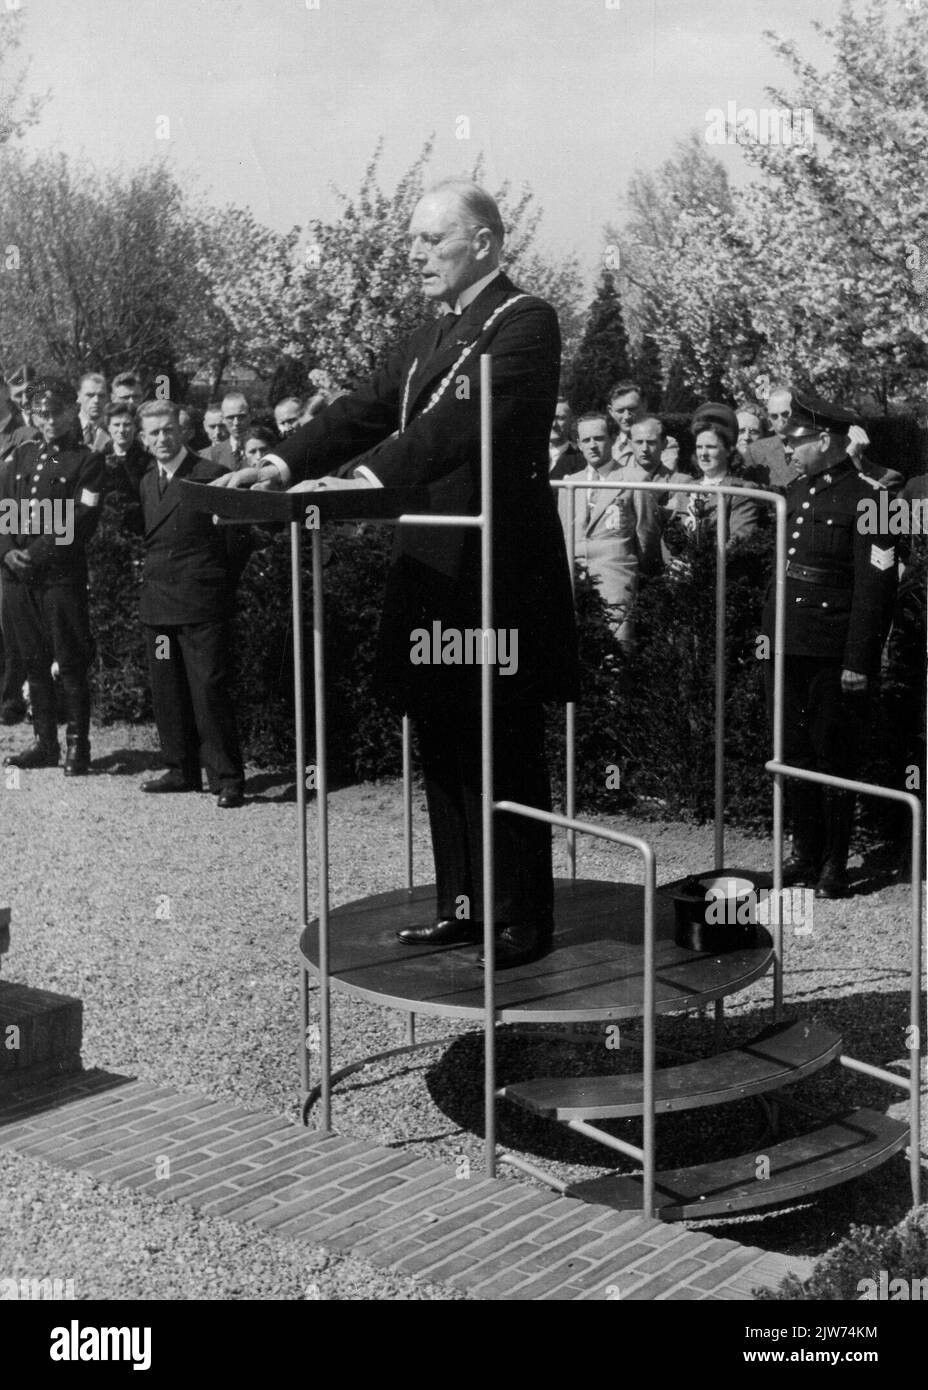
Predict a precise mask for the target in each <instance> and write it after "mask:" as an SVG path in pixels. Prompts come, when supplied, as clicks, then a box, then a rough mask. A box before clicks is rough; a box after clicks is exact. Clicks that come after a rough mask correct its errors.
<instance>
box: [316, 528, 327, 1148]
mask: <svg viewBox="0 0 928 1390" xmlns="http://www.w3.org/2000/svg"><path fill="white" fill-rule="evenodd" d="M312 535H313V667H314V671H313V680H314V682H315V695H316V829H317V836H316V839H317V855H318V874H319V906H318V921H319V1065H320V1067H321V1069H322V1077H321V1091H320V1099H321V1105H322V1111H321V1122H320V1127H321V1128H322V1129H323V1130H330V1129H331V1128H332V1041H331V1031H330V1021H331V1013H330V1007H331V993H330V988H329V778H328V769H327V754H326V728H325V640H324V639H325V604H324V597H323V586H322V532H321V530H319V528H318V527H317V528H316V529H315V530H314V531H313V533H312Z"/></svg>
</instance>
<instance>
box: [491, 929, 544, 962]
mask: <svg viewBox="0 0 928 1390" xmlns="http://www.w3.org/2000/svg"><path fill="white" fill-rule="evenodd" d="M550 949H551V933H550V932H547V931H542V930H541V929H540V928H538V927H534V926H532V927H524V926H522V927H517V926H512V925H510V924H507V925H506V926H504V927H501V928H500V929H499V930H498V931H497V935H496V951H495V964H496V969H497V970H511V969H512V968H513V966H516V965H530V964H531V962H532V961H533V960H541V958H542V956H546V955H547V954H548V952H549V951H550ZM477 964H478V965H479V966H480V969H481V970H483V969H484V968H485V966H486V961H485V960H484V955H483V951H481V952H480V954H479V955H478V956H477Z"/></svg>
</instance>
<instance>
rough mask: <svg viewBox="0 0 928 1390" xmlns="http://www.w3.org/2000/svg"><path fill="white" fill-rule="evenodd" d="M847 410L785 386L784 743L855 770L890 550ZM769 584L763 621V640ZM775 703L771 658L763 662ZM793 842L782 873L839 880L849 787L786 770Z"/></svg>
mask: <svg viewBox="0 0 928 1390" xmlns="http://www.w3.org/2000/svg"><path fill="white" fill-rule="evenodd" d="M853 423H854V417H853V415H851V414H850V412H849V411H846V410H842V409H841V408H840V407H838V406H832V405H828V404H827V403H826V402H824V401H820V400H818V399H816V398H814V397H810V398H808V399H806V398H803V397H801V396H799V395H798V394H794V396H793V403H792V419H791V421H790V423H789V428H788V431H787V435H786V450H787V457H788V458H789V460H790V464H791V467H792V468H793V471H794V473H795V475H796V476H795V479H794V481H793V482H792V483H791V484H790V486H789V488H788V489H787V492H786V503H787V523H788V524H787V542H786V546H787V550H786V561H787V563H786V633H785V643H784V653H785V660H784V667H783V753H784V760H785V761H786V762H787V763H791V764H792V765H793V766H794V767H802V768H809V769H812V770H815V771H817V772H827V773H830V774H831V775H832V776H835V777H848V778H854V777H856V775H857V772H858V768H859V765H860V761H861V758H862V756H863V752H864V750H865V747H866V739H867V734H868V732H869V724H870V719H871V704H872V695H873V687H874V685H875V682H876V679H877V676H878V674H879V670H880V656H881V653H882V650H883V644H884V642H885V641H886V636H887V633H888V632H889V625H890V622H891V619H892V612H893V602H894V599H895V595H896V550H895V542H894V539H893V537H892V536H889V535H885V534H879V533H877V534H871V533H869V532H868V530H867V528H866V526H865V525H864V524H863V517H862V511H864V510H866V509H865V508H864V509H862V508H861V505H860V504H861V502H864V501H867V500H868V499H872V498H873V496H874V491H875V486H874V485H873V484H871V483H870V482H869V481H868V480H867V479H866V478H862V477H861V476H860V475H859V474H858V473H857V471H856V469H855V468H854V465H853V463H852V462H851V460H850V459H849V458H848V456H847V445H848V431H849V429H850V427H851V426H852V424H853ZM773 629H774V602H773V586H772V585H771V588H770V590H769V591H768V595H767V602H766V604H765V607H764V614H763V621H762V624H761V631H762V632H763V633H764V634H765V635H766V636H767V638H768V639H769V641H770V642H771V644H772V642H773V636H774V631H773ZM765 675H766V684H767V702H768V710H769V711H770V712H771V713H772V709H773V661H772V660H769V661H768V662H767V663H766V667H765ZM787 796H788V805H789V808H790V816H791V820H792V830H793V849H792V855H791V857H790V858H789V859H788V860H787V861H786V863H784V865H783V883H784V885H786V886H787V887H788V886H790V885H792V884H806V885H809V886H813V885H814V888H815V896H816V897H817V898H838V897H843V896H844V894H845V893H847V891H848V879H847V856H848V849H849V846H850V839H851V829H852V825H853V818H854V797H853V796H852V795H851V794H850V793H848V792H843V791H838V790H836V789H834V788H831V787H825V788H823V787H821V786H818V785H816V784H815V783H814V782H800V781H799V780H798V779H790V780H788V781H787Z"/></svg>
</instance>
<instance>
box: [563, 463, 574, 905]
mask: <svg viewBox="0 0 928 1390" xmlns="http://www.w3.org/2000/svg"><path fill="white" fill-rule="evenodd" d="M566 492H567V536H568V541H567V563H568V566H569V568H570V592H571V596H573V592H574V585H575V580H576V576H575V574H574V566H575V564H576V538H575V536H574V521H575V517H576V506H577V490H576V488H573V487H569V488H567V489H566ZM564 750H565V759H564V763H565V766H564V776H565V780H566V784H567V785H566V797H565V799H566V811H567V816H568V819H569V820H576V817H577V706H576V705H575V704H574V702H573V700H571V701H570V702H569V703H568V705H567V707H566V709H565V711H564ZM567 872H568V875H569V877H570V880H571V882H572V883H573V882H574V881H575V880H576V877H577V832H576V831H575V830H568V832H567Z"/></svg>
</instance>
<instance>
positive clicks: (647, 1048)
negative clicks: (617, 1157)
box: [642, 841, 657, 1216]
mask: <svg viewBox="0 0 928 1390" xmlns="http://www.w3.org/2000/svg"><path fill="white" fill-rule="evenodd" d="M642 850H643V853H644V992H643V998H642V1003H643V1006H644V1057H643V1059H642V1060H643V1062H644V1075H643V1078H642V1081H643V1091H644V1094H643V1097H642V1099H643V1101H644V1113H643V1115H642V1127H643V1140H642V1148H643V1149H644V1173H643V1189H644V1195H643V1207H644V1214H645V1215H646V1216H653V1215H654V1168H655V1162H654V1159H655V1155H654V1067H655V1062H656V1043H655V1034H656V1018H655V1013H654V895H655V886H656V881H657V876H656V872H655V863H654V851H653V850H652V849H651V846H650V845H648V844H646V843H645V842H644V841H642Z"/></svg>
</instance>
